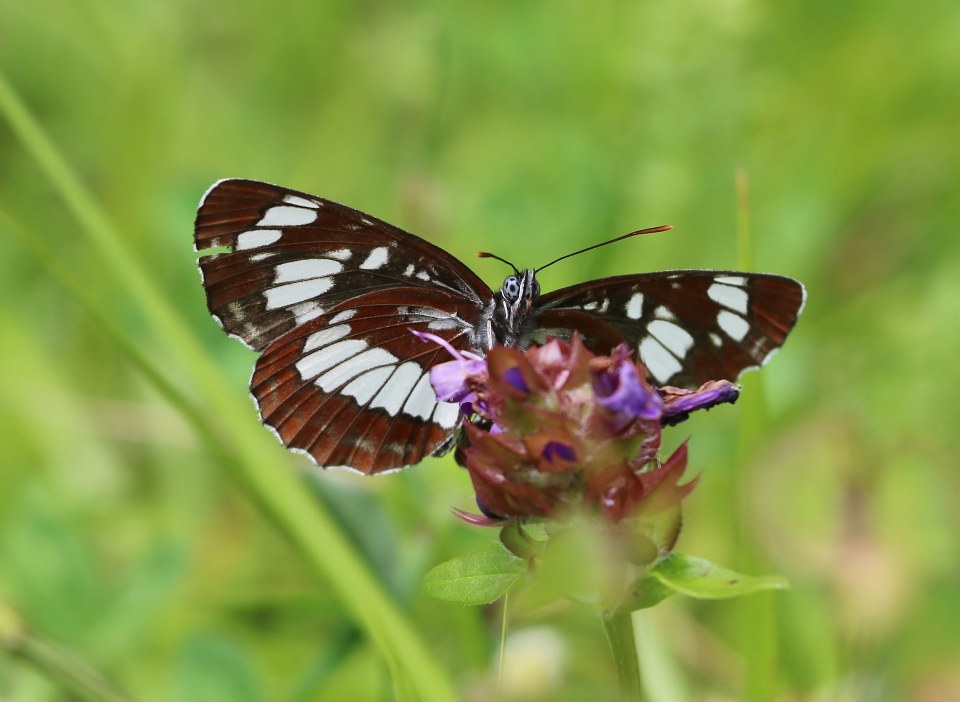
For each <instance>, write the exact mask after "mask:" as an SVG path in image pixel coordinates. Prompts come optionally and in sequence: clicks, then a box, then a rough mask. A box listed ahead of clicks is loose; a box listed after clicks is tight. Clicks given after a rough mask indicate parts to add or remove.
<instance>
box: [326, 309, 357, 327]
mask: <svg viewBox="0 0 960 702" xmlns="http://www.w3.org/2000/svg"><path fill="white" fill-rule="evenodd" d="M356 314H357V311H356V310H344V311H343V312H338V313H337V314H335V315H333V317H332V318H331V319H330V324H339V323H340V322H346V321H347V320H348V319H353V317H354V315H356Z"/></svg>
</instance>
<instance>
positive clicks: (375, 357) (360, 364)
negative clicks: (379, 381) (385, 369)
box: [314, 348, 397, 392]
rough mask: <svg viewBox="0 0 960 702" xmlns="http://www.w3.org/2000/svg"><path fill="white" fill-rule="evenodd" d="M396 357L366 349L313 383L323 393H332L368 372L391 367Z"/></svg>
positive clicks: (388, 353)
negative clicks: (379, 367) (387, 366)
mask: <svg viewBox="0 0 960 702" xmlns="http://www.w3.org/2000/svg"><path fill="white" fill-rule="evenodd" d="M396 360H397V357H396V356H394V355H393V354H392V353H390V352H388V351H384V350H383V349H378V348H373V349H367V350H366V351H363V352H362V353H358V354H357V355H356V356H353V357H352V358H348V359H346V360H345V361H343V362H342V363H340V364H338V365H336V366H334V367H333V368H331V369H330V370H328V371H327V372H326V373H324V374H323V375H321V376H320V377H319V378H317V379H316V380H315V381H314V384H315V385H316V386H317V387H319V388H320V389H321V390H323V391H324V392H332V391H333V390H336V389H337V388H339V387H340V386H341V385H343V384H344V383H346V382H347V381H349V380H351V379H353V378H355V377H356V376H358V375H360V374H361V373H364V372H366V371H368V370H371V369H373V368H376V367H378V366H383V365H392V364H393V363H395V362H396Z"/></svg>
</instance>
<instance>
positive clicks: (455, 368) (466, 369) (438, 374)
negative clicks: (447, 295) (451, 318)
mask: <svg viewBox="0 0 960 702" xmlns="http://www.w3.org/2000/svg"><path fill="white" fill-rule="evenodd" d="M410 331H411V332H412V333H413V334H415V335H416V336H417V337H419V338H420V339H423V340H424V341H432V342H433V343H435V344H439V345H440V346H442V347H443V348H445V349H446V350H447V351H449V352H450V355H451V356H453V359H454V360H452V361H446V362H444V363H438V364H437V365H435V366H434V367H433V368H431V369H430V384H431V385H432V386H433V391H434V392H435V393H436V395H437V399H438V400H442V401H443V402H462V403H463V404H464V405H468V406H469V408H470V411H472V407H473V402H474V401H475V400H476V397H475V396H474V393H473V392H472V391H471V389H470V381H474V382H477V381H483V380H485V379H486V377H487V362H486V361H485V360H484V359H483V358H481V357H480V356H478V355H476V354H475V353H470V352H469V351H462V352H461V351H457V349H455V348H454V347H453V346H452V345H451V344H450V342H448V341H447V340H446V339H444V338H443V337H441V336H437V335H436V334H429V333H427V332H421V331H417V330H416V329H411V330H410Z"/></svg>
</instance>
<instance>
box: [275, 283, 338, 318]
mask: <svg viewBox="0 0 960 702" xmlns="http://www.w3.org/2000/svg"><path fill="white" fill-rule="evenodd" d="M332 287H333V281H332V280H331V279H330V278H316V279H314V280H305V281H302V282H299V283H287V284H286V285H278V286H277V287H275V288H268V289H267V290H265V291H264V293H263V294H264V295H265V296H266V298H267V309H268V310H275V309H279V308H280V307H287V306H289V305H293V304H295V303H297V302H303V301H304V300H309V299H311V298H314V297H317V296H318V295H323V293H325V292H327V290H329V289H330V288H332Z"/></svg>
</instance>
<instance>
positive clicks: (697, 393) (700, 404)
mask: <svg viewBox="0 0 960 702" xmlns="http://www.w3.org/2000/svg"><path fill="white" fill-rule="evenodd" d="M660 396H661V398H662V399H663V418H662V419H661V420H660V421H661V423H662V424H663V425H664V426H671V425H674V424H679V423H680V422H682V421H684V420H685V419H687V417H689V416H690V413H691V412H694V411H696V410H701V409H710V408H711V407H714V406H716V405H719V404H722V403H724V402H729V403H730V404H733V403H734V402H736V401H737V398H738V397H740V386H739V385H734V384H733V383H731V382H730V381H729V380H711V381H710V382H707V383H704V384H703V385H701V386H700V387H699V388H697V389H696V390H685V389H683V388H675V387H672V386H670V385H666V386H664V387H662V388H660Z"/></svg>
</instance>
